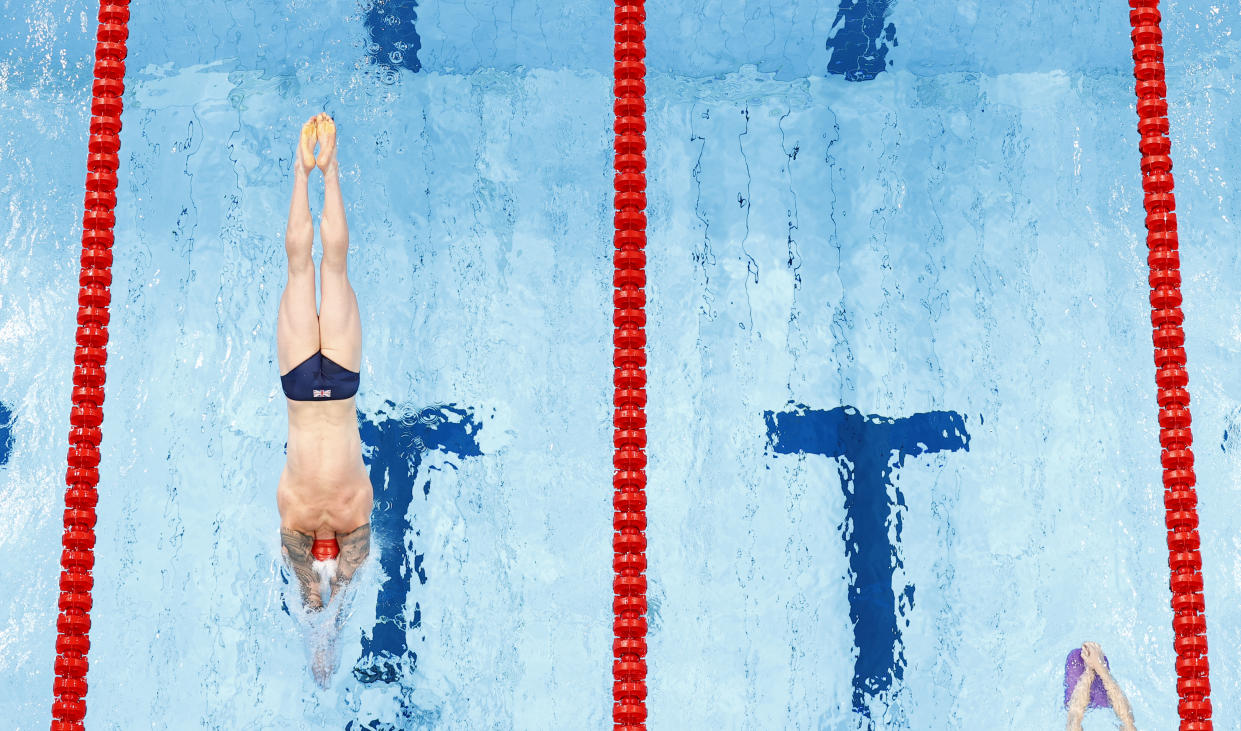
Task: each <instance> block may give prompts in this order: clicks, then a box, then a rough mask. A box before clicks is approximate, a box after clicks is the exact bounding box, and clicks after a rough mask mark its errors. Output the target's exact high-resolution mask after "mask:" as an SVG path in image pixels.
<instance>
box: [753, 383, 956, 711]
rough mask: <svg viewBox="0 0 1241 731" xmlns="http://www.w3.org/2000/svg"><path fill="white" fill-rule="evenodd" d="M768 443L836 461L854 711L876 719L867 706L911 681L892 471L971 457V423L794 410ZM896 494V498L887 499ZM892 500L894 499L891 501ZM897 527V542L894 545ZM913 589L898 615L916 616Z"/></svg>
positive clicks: (774, 421) (771, 425)
mask: <svg viewBox="0 0 1241 731" xmlns="http://www.w3.org/2000/svg"><path fill="white" fill-rule="evenodd" d="M763 418H764V420H765V421H766V422H767V438H768V440H769V442H770V444H771V446H772V448H773V450H774V451H775V452H776V453H778V454H822V455H824V456H826V457H831V458H833V459H836V460H837V469H838V470H839V471H840V482H841V487H843V488H844V491H845V521H844V525H843V528H844V540H845V553H846V555H847V556H848V559H849V570H850V572H851V573H852V575H853V576H852V579H851V583H850V585H849V618H850V619H851V620H852V621H853V638H854V643H855V644H856V645H857V649H858V656H857V661H856V662H855V664H854V667H853V710H854V712H856V713H859V714H861V715H862V716H864V717H865V718H868V719H869V718H870V711H869V704H868V700H870V699H872V698H875V697H876V696H877V695H878V694H879V693H882V692H883V691H885V690H887V689H889V688H890V687H891V686H892V684H893V683H894V682H896V681H899V680H901V679H902V678H903V677H904V674H905V656H904V651H903V649H902V645H901V630H900V626H899V624H898V619H899V618H898V616H897V614H898V604H897V597H896V592H895V589H894V588H893V586H892V577H893V569H894V568H896V567H902V566H904V562H903V560H902V558H901V553H900V550H899V546H900V539H901V513H900V510H899V509H900V508H904V507H905V498H904V495H902V494H901V490H900V488H899V487H898V486H896V485H895V484H893V482H892V471H893V470H894V469H897V468H899V467H901V465H903V464H904V462H905V458H906V457H916V456H918V455H920V454H932V453H935V452H942V451H957V450H965V451H969V445H970V436H969V434H968V433H967V432H966V431H965V419H964V418H962V416H961V415H960V414H958V413H956V412H954V411H930V412H926V413H921V414H913V415H912V416H908V417H904V418H900V419H892V418H888V417H883V416H867V415H865V414H862V413H861V412H859V411H858V410H857V409H855V408H853V407H852V406H839V407H837V408H834V409H830V410H828V411H820V410H816V409H810V408H808V407H806V406H803V405H800V404H794V405H790V406H789V407H788V408H786V409H785V410H784V411H782V412H773V411H767V412H764V414H763ZM889 490H890V491H889ZM890 495H891V497H890ZM889 520H891V521H894V523H895V530H894V531H893V535H894V536H895V540H894V541H890V540H889V539H888V524H889ZM913 603H914V588H913V587H912V586H906V587H905V588H904V590H903V591H902V592H901V598H900V609H899V611H900V614H901V615H902V616H903V615H904V614H905V613H906V612H908V611H909V610H911V609H913Z"/></svg>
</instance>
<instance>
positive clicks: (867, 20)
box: [827, 0, 897, 81]
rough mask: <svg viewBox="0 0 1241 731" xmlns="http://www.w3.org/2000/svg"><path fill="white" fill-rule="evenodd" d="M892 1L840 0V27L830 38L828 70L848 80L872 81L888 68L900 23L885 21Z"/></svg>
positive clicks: (837, 21)
mask: <svg viewBox="0 0 1241 731" xmlns="http://www.w3.org/2000/svg"><path fill="white" fill-rule="evenodd" d="M891 5H892V0H840V9H839V10H838V11H836V20H834V21H833V22H832V28H833V29H836V32H835V33H833V34H832V35H831V36H829V37H828V39H827V50H829V51H831V52H832V55H831V57H830V58H829V59H828V60H827V72H828V73H829V74H837V75H840V76H843V77H845V80H846V81H870V80H871V79H873V78H875V77H876V76H878V75H879V73H880V72H881V71H883V70H884V69H886V68H887V67H888V65H889V64H891V62H890V61H888V60H887V57H888V51H889V50H891V49H892V47H894V46H896V45H897V43H896V25H894V24H893V23H888V24H887V25H886V26H885V25H884V24H883V21H884V19H885V18H886V17H887V15H888V12H889V11H890V10H891Z"/></svg>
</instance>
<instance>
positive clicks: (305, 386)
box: [276, 114, 374, 686]
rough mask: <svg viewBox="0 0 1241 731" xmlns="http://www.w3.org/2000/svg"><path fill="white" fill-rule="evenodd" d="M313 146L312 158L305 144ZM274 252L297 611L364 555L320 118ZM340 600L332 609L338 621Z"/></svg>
mask: <svg viewBox="0 0 1241 731" xmlns="http://www.w3.org/2000/svg"><path fill="white" fill-rule="evenodd" d="M316 144H317V145H318V148H319V149H318V154H317V155H316V152H315V146H316ZM294 157H295V158H296V160H295V162H294V165H293V167H294V171H293V173H294V177H293V198H292V202H291V203H290V205H289V222H288V227H287V229H286V231H285V238H284V247H285V253H286V254H287V256H288V282H287V284H286V285H285V289H284V293H283V294H282V295H281V298H280V311H279V314H278V316H277V326H276V349H277V354H278V359H279V367H280V374H281V375H280V383H281V387H282V388H283V390H284V394H285V396H286V397H287V398H286V401H287V404H288V411H289V439H288V451H287V457H286V460H285V465H284V469H283V471H282V472H281V474H280V483H279V486H278V487H277V489H276V506H277V508H278V509H279V511H280V542H281V545H282V549H281V553H282V554H283V556H284V559H285V561H286V562H287V563H288V566H289V568H290V569H291V570H292V572H293V574H294V575H295V576H296V578H297V584H298V587H299V589H300V592H301V598H302V602H303V604H304V607H305V609H306V610H307V611H308V612H310V613H315V612H318V611H319V610H321V609H323V607H324V604H325V600H324V596H323V591H322V589H321V582H320V579H321V575H324V578H326V579H327V581H328V584H329V588H330V597H329V602H330V600H331V599H334V598H336V597H337V596H340V595H341V594H343V592H344V590H345V588H346V586H347V585H348V584H349V582H350V581H351V580H352V579H353V577H354V574H355V573H356V572H357V570H358V568H359V567H360V566H361V565H362V564H363V563H364V562H365V561H366V559H367V556H369V555H370V545H371V526H370V516H371V508H372V505H373V502H374V500H373V496H372V492H371V482H370V478H369V476H368V475H367V472H366V467H365V465H364V464H363V462H362V439H361V436H360V435H359V432H358V419H357V411H356V409H355V406H354V402H355V394H356V393H357V390H358V380H359V371H360V370H361V365H362V324H361V318H360V317H359V315H358V301H357V297H356V296H355V295H354V291H353V287H352V286H350V284H349V275H348V270H347V259H348V254H349V230H348V228H347V226H346V223H345V206H344V201H343V200H342V198H341V191H340V179H339V171H338V165H337V159H336V126H335V123H334V122H333V121H332V118H331V117H329V116H328V115H326V114H319V115H316V116H315V117H312V118H311V119H310V120H309V121H308V122H306V124H305V125H304V126H303V127H302V132H301V138H300V140H299V141H298V147H297V153H296V154H295V155H294ZM316 167H317V168H318V169H319V170H321V171H322V172H323V183H324V196H323V199H324V200H323V213H322V216H321V217H320V220H319V235H320V238H321V240H322V243H323V258H322V261H321V262H320V267H319V286H320V293H319V294H320V303H319V307H318V310H317V311H316V308H315V264H314V260H313V259H312V258H311V247H312V245H313V243H314V225H313V223H312V221H311V215H310V203H309V198H308V192H307V187H308V183H309V177H310V174H311V172H312V171H314V169H315V168H316ZM340 604H341V603H340V602H336V603H335V607H336V608H335V611H336V613H337V614H338V615H339V612H340V611H341V606H340ZM334 665H335V662H334V659H333V658H330V657H326V656H325V654H324V653H323V652H316V654H315V657H314V659H313V661H312V668H311V669H312V671H313V673H314V676H315V679H316V681H318V682H319V684H320V685H321V686H326V685H327V682H328V680H329V678H330V676H331V674H332V672H333V670H334Z"/></svg>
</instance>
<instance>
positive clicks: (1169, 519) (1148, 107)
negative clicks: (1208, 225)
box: [1129, 0, 1212, 731]
mask: <svg viewBox="0 0 1241 731" xmlns="http://www.w3.org/2000/svg"><path fill="white" fill-rule="evenodd" d="M1129 7H1130V12H1129V23H1130V25H1132V26H1133V30H1132V32H1131V33H1130V37H1131V38H1132V39H1133V63H1134V66H1133V75H1134V77H1135V78H1136V80H1137V87H1136V93H1137V97H1138V100H1137V112H1138V133H1139V134H1140V135H1141V141H1140V142H1139V143H1138V148H1139V150H1140V151H1141V153H1142V190H1143V192H1144V196H1143V203H1144V205H1145V208H1146V230H1147V235H1146V244H1147V248H1148V250H1149V254H1148V256H1147V263H1148V264H1149V265H1150V288H1151V293H1150V302H1151V325H1152V326H1153V328H1154V335H1153V339H1154V344H1155V369H1156V370H1155V383H1156V386H1157V401H1158V404H1159V444H1160V447H1161V448H1162V449H1161V455H1160V456H1161V462H1162V464H1163V486H1164V493H1163V501H1164V508H1165V509H1166V511H1167V515H1166V518H1165V524H1166V526H1167V529H1168V565H1169V568H1170V569H1171V581H1170V588H1171V590H1172V615H1173V616H1172V630H1173V633H1174V634H1175V640H1174V647H1175V649H1176V675H1177V681H1176V691H1177V695H1178V696H1179V698H1180V702H1179V703H1178V705H1177V712H1178V714H1179V715H1180V718H1181V724H1180V731H1209V730H1210V729H1211V728H1212V726H1211V699H1210V695H1211V681H1210V672H1209V670H1210V666H1209V665H1208V663H1207V622H1206V601H1205V599H1204V597H1203V592H1202V588H1203V582H1202V556H1201V555H1200V553H1199V551H1198V548H1199V538H1198V494H1197V491H1196V490H1195V488H1194V486H1195V484H1196V478H1195V476H1194V469H1193V468H1194V454H1193V433H1192V431H1191V430H1190V413H1189V391H1188V390H1187V389H1186V387H1187V385H1188V383H1189V375H1188V371H1186V369H1185V331H1184V330H1183V329H1182V326H1183V325H1184V319H1185V318H1184V314H1183V312H1182V311H1181V261H1180V255H1179V253H1178V251H1179V245H1178V242H1177V229H1176V198H1175V197H1174V195H1173V192H1172V188H1173V181H1172V157H1171V150H1172V144H1171V141H1170V140H1169V139H1168V102H1167V95H1168V87H1167V84H1166V83H1165V79H1164V65H1163V33H1162V32H1161V31H1160V29H1159V22H1160V20H1161V16H1160V13H1159V0H1129Z"/></svg>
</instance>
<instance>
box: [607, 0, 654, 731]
mask: <svg viewBox="0 0 1241 731" xmlns="http://www.w3.org/2000/svg"><path fill="white" fill-rule="evenodd" d="M645 22H646V10H645V7H644V4H643V2H642V0H636V1H635V0H616V8H615V47H614V48H615V64H614V65H613V67H612V68H613V75H614V82H613V93H614V94H615V100H614V102H613V109H614V111H615V115H616V116H615V122H614V131H615V133H616V134H615V157H614V163H615V169H616V175H615V178H614V184H615V188H616V195H615V198H614V203H615V208H616V213H615V216H614V219H613V221H614V223H615V226H616V230H615V233H614V237H613V244H614V252H613V264H614V266H615V270H614V272H613V279H612V284H613V291H612V302H613V310H612V324H613V327H614V329H613V331H612V343H613V347H614V349H613V351H612V365H613V367H614V371H613V387H614V390H613V396H612V403H613V406H614V407H615V410H614V412H613V444H614V446H615V452H614V453H613V457H612V466H613V468H614V471H613V475H612V486H613V488H614V492H613V495H612V506H613V509H614V511H615V512H614V513H613V523H612V527H613V533H612V548H613V552H614V553H613V557H612V568H613V571H614V572H615V573H614V575H613V579H612V592H613V599H612V613H613V618H612V630H613V641H612V655H613V662H612V724H613V728H614V729H615V731H645V729H646V632H647V624H646V609H647V605H646V100H645V98H646V27H645V25H644V24H645Z"/></svg>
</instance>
